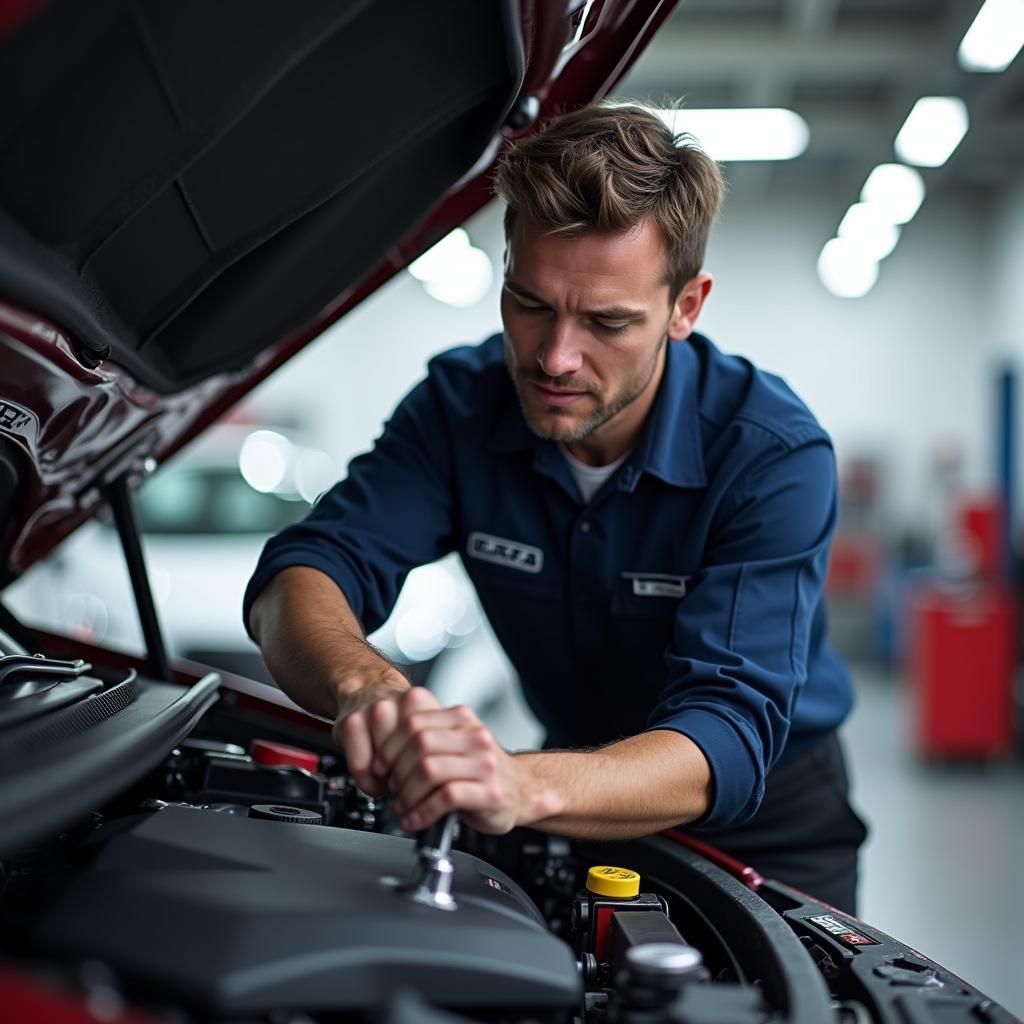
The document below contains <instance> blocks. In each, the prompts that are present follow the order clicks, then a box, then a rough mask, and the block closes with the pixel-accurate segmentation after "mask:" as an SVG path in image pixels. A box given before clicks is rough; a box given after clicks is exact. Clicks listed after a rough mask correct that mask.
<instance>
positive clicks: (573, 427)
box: [504, 334, 668, 444]
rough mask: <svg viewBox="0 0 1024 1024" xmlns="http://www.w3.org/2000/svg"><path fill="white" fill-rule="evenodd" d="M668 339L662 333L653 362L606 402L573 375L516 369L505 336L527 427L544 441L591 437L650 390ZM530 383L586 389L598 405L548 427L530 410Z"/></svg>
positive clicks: (510, 369) (571, 441)
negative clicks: (575, 418)
mask: <svg viewBox="0 0 1024 1024" xmlns="http://www.w3.org/2000/svg"><path fill="white" fill-rule="evenodd" d="M667 341H668V335H667V334H663V335H662V337H661V341H659V342H658V344H657V346H656V347H655V349H654V353H653V354H652V356H651V361H650V363H649V364H647V365H646V366H644V367H643V368H642V369H641V370H640V371H639V372H637V373H636V374H634V375H633V376H631V377H629V378H627V379H626V380H625V381H624V382H623V385H622V387H621V388H620V389H619V392H618V393H617V394H616V395H614V396H613V397H612V398H611V400H610V401H606V400H605V397H604V394H603V392H602V391H601V390H600V389H598V388H595V387H593V385H591V384H590V383H588V382H587V381H584V380H576V379H575V378H573V377H571V376H563V377H549V376H547V374H545V373H542V372H541V371H539V370H528V369H526V368H523V367H520V368H519V369H518V370H517V369H516V368H515V366H514V364H513V360H512V349H511V347H510V345H509V343H508V337H507V336H506V337H505V339H504V346H505V365H506V366H507V367H508V372H509V375H510V376H511V378H512V383H513V385H514V386H515V389H516V395H517V396H518V398H519V406H520V408H521V409H522V411H523V419H525V420H526V424H527V426H528V427H529V428H530V429H531V430H532V431H533V432H534V433H535V434H536V435H537V436H538V437H539V438H541V439H542V440H544V441H558V442H560V443H561V444H574V443H575V442H577V441H582V440H583V439H584V438H586V437H589V436H590V435H591V434H592V433H593V432H594V431H595V430H597V429H598V428H599V427H603V426H604V425H605V424H606V423H607V422H608V421H609V420H611V419H614V418H615V417H616V416H618V414H619V413H620V412H622V410H623V409H625V408H626V406H628V405H631V404H632V403H633V402H635V401H636V400H637V399H638V398H639V397H640V396H641V395H642V394H643V393H644V392H645V391H646V390H647V387H648V385H649V384H650V383H651V381H652V380H653V379H654V374H655V373H656V372H657V370H658V359H659V358H660V356H661V350H662V349H663V348H664V346H665V344H666V342H667ZM531 384H540V385H541V386H543V387H548V388H552V389H553V390H559V389H564V390H566V391H586V392H587V394H589V395H592V396H593V397H594V398H595V399H597V406H596V408H594V409H593V410H592V411H591V412H590V413H588V414H587V415H586V416H585V417H584V418H583V419H581V420H579V421H577V422H573V423H567V424H565V426H560V427H559V426H556V427H549V428H545V427H542V426H540V425H539V424H537V423H535V422H534V420H533V417H532V415H531V412H530V403H529V401H528V400H527V397H526V395H527V394H528V389H529V388H530V385H531Z"/></svg>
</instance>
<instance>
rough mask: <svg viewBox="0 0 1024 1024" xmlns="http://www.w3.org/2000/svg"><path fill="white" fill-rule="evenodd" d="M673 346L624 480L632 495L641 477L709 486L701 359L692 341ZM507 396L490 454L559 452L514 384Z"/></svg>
mask: <svg viewBox="0 0 1024 1024" xmlns="http://www.w3.org/2000/svg"><path fill="white" fill-rule="evenodd" d="M667 344H668V350H667V352H666V354H665V372H664V374H663V375H662V378H661V384H660V385H659V387H658V394H657V395H656V396H655V399H654V405H653V406H652V408H651V412H650V414H649V415H648V417H647V419H646V420H645V421H644V425H643V427H642V428H641V431H640V437H639V439H638V441H637V444H636V447H635V448H634V449H633V455H632V456H631V457H630V459H629V460H628V462H627V464H626V466H625V467H624V470H625V471H624V472H623V473H622V476H621V478H620V486H622V487H624V488H625V489H626V490H630V491H631V490H633V488H634V487H635V486H636V482H637V479H638V478H639V474H640V473H650V474H651V475H652V476H656V477H658V479H660V480H664V481H665V483H667V484H671V485H673V486H675V487H706V486H707V474H706V472H705V469H704V453H703V446H702V444H701V433H700V417H699V415H698V387H697V377H698V374H699V372H700V367H699V364H698V360H697V354H696V352H695V351H694V348H693V345H691V344H690V342H689V340H686V341H670V342H668V343H667ZM506 396H507V397H506V401H505V403H504V406H503V408H502V409H501V411H500V412H499V414H498V416H497V417H496V419H495V421H494V427H493V429H492V430H491V432H490V435H489V437H488V439H487V448H488V450H489V451H495V452H513V451H524V450H530V449H533V450H536V449H538V448H540V447H542V446H545V447H548V446H549V447H551V448H552V449H553V450H556V451H557V446H556V445H554V444H553V443H552V442H548V441H544V440H542V439H541V438H539V437H537V435H536V434H534V432H533V431H532V430H530V428H529V427H528V426H527V424H526V420H525V419H524V418H523V413H522V410H521V409H520V407H519V401H518V399H517V397H516V394H515V389H514V387H513V385H512V382H511V380H510V381H509V382H508V388H507V391H506ZM559 461H564V460H561V459H560V460H559Z"/></svg>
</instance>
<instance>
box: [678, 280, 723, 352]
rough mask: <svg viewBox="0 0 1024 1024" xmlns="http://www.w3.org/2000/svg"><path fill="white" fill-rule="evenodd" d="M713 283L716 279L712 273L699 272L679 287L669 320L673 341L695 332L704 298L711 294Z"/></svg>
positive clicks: (680, 339)
mask: <svg viewBox="0 0 1024 1024" xmlns="http://www.w3.org/2000/svg"><path fill="white" fill-rule="evenodd" d="M712 284H714V280H713V278H712V277H711V275H710V274H698V275H697V276H696V277H691V278H690V280H689V281H687V282H686V284H684V285H683V287H682V288H680V289H679V294H678V295H677V296H676V298H675V302H673V303H672V316H671V318H670V319H669V322H668V336H669V338H671V339H672V341H682V339H683V338H688V337H689V336H690V335H691V334H693V330H694V328H695V327H696V326H697V317H699V316H700V311H701V309H703V308H704V300H705V299H707V297H708V295H709V294H710V292H711V286H712Z"/></svg>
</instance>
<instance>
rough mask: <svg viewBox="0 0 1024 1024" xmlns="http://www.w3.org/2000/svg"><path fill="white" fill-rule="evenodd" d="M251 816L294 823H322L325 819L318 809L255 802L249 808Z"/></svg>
mask: <svg viewBox="0 0 1024 1024" xmlns="http://www.w3.org/2000/svg"><path fill="white" fill-rule="evenodd" d="M249 817H250V818H259V819H260V820H262V821H289V822H291V823H292V824H294V825H322V824H323V821H324V818H323V815H322V814H317V813H316V811H307V810H305V809H304V808H302V807H289V806H288V805H287V804H253V805H252V807H250V808H249Z"/></svg>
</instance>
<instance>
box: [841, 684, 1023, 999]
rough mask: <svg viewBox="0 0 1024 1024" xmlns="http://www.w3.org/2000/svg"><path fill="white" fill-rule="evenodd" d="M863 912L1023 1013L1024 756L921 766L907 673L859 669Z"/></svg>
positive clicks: (851, 749) (856, 771)
mask: <svg viewBox="0 0 1024 1024" xmlns="http://www.w3.org/2000/svg"><path fill="white" fill-rule="evenodd" d="M854 675H855V678H856V681H857V697H858V704H857V707H856V709H855V711H854V714H853V716H852V718H851V720H850V721H849V723H848V725H847V726H846V728H845V730H844V736H845V742H846V748H847V752H848V755H849V759H850V764H851V774H852V777H853V779H852V781H853V802H854V803H855V804H856V806H857V809H858V810H859V811H860V812H861V814H862V816H863V817H865V819H866V820H868V821H869V823H870V825H871V836H870V838H869V839H868V843H867V845H866V848H865V852H864V858H863V869H862V875H861V878H862V881H861V887H860V915H861V917H862V918H863V919H864V920H865V921H866V922H868V923H870V924H872V925H875V926H876V927H878V928H880V929H882V930H883V931H887V932H889V934H891V935H893V936H894V937H895V938H898V939H900V940H901V941H903V942H906V943H909V944H910V945H913V946H915V947H916V948H917V949H919V950H920V951H921V952H922V953H924V954H926V955H928V956H930V957H931V958H932V959H934V960H936V961H938V962H939V963H941V964H943V965H944V966H947V967H948V968H949V969H950V970H953V971H956V972H957V973H958V974H959V975H960V976H961V977H963V978H964V979H965V980H966V981H969V982H971V983H972V984H973V985H976V986H977V987H978V988H980V989H981V990H982V991H983V992H984V993H985V994H986V995H988V996H990V997H992V998H993V999H995V1000H997V1001H998V1002H1000V1003H1002V1004H1003V1005H1004V1006H1005V1007H1006V1008H1007V1009H1008V1010H1011V1011H1012V1012H1014V1013H1015V1014H1017V1015H1018V1016H1024V763H1022V762H1021V761H1020V760H1018V761H1016V762H1014V763H1011V764H1000V765H987V766H949V765H938V766H935V765H927V766H926V765H923V764H921V763H920V762H919V761H918V760H917V759H916V758H915V757H914V756H913V754H912V753H911V749H910V743H909V742H908V740H907V737H906V733H907V723H908V722H909V715H908V713H907V708H906V703H905V698H904V692H903V688H902V687H901V685H900V683H899V680H897V679H891V678H886V677H884V676H880V675H878V674H877V673H873V672H871V671H868V670H864V669H855V670H854Z"/></svg>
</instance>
